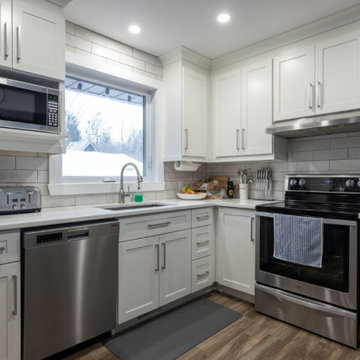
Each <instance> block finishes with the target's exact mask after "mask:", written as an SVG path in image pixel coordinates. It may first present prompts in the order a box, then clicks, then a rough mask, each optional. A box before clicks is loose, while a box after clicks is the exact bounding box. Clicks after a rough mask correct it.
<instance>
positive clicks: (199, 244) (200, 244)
mask: <svg viewBox="0 0 360 360" xmlns="http://www.w3.org/2000/svg"><path fill="white" fill-rule="evenodd" d="M208 243H209V240H205V241H199V242H197V243H196V245H197V246H199V247H200V246H205V245H207V244H208Z"/></svg>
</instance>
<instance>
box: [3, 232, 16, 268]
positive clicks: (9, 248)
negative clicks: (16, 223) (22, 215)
mask: <svg viewBox="0 0 360 360" xmlns="http://www.w3.org/2000/svg"><path fill="white" fill-rule="evenodd" d="M19 260H20V231H6V232H1V233H0V264H6V263H10V262H14V261H19Z"/></svg>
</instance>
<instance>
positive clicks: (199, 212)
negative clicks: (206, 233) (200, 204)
mask: <svg viewBox="0 0 360 360" xmlns="http://www.w3.org/2000/svg"><path fill="white" fill-rule="evenodd" d="M213 222H214V220H213V209H212V208H205V209H196V210H192V211H191V227H193V228H195V227H199V226H205V225H211V224H212V223H213Z"/></svg>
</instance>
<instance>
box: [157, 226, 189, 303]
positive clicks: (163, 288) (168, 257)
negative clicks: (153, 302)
mask: <svg viewBox="0 0 360 360" xmlns="http://www.w3.org/2000/svg"><path fill="white" fill-rule="evenodd" d="M160 250H161V251H160V254H161V256H160V263H161V271H160V306H162V305H165V304H167V303H170V302H172V301H174V300H177V299H180V298H182V297H183V296H185V295H188V294H190V293H191V233H190V230H185V231H178V232H174V233H170V234H166V235H161V236H160Z"/></svg>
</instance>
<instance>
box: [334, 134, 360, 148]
mask: <svg viewBox="0 0 360 360" xmlns="http://www.w3.org/2000/svg"><path fill="white" fill-rule="evenodd" d="M353 147H360V136H349V137H346V138H335V139H332V140H331V149H347V148H353Z"/></svg>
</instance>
